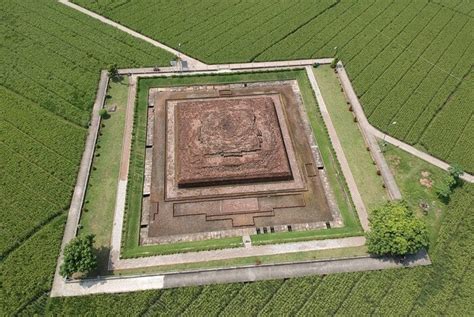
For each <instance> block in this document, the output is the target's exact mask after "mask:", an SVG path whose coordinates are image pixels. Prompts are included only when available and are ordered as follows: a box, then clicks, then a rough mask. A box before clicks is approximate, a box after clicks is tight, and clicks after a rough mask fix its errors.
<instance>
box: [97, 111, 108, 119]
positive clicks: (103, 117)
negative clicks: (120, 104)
mask: <svg viewBox="0 0 474 317" xmlns="http://www.w3.org/2000/svg"><path fill="white" fill-rule="evenodd" d="M99 116H100V117H101V118H102V119H107V118H108V117H109V112H108V111H107V109H100V110H99Z"/></svg>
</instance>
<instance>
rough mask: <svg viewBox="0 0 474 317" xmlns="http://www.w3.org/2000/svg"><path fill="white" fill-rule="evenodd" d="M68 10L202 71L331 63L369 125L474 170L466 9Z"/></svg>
mask: <svg viewBox="0 0 474 317" xmlns="http://www.w3.org/2000/svg"><path fill="white" fill-rule="evenodd" d="M74 2H76V3H78V4H80V5H82V6H85V7H88V8H90V9H91V10H95V11H97V12H100V13H101V14H103V15H105V16H108V17H109V18H111V19H112V20H114V21H116V22H119V23H121V24H123V25H126V26H128V27H130V28H132V29H134V30H136V31H138V32H141V33H143V34H146V35H147V36H149V37H151V38H154V39H155V40H158V41H162V42H163V43H166V44H167V45H169V46H171V47H174V48H175V49H178V50H180V51H184V52H185V53H186V54H189V55H190V56H193V57H195V58H198V59H200V60H202V61H204V62H206V63H212V64H217V63H229V62H239V63H241V62H253V61H265V62H266V61H269V60H278V61H280V60H292V59H306V58H321V57H331V56H334V55H335V54H337V55H338V57H340V58H341V60H342V61H343V62H344V64H345V66H346V69H347V71H348V73H349V75H350V77H351V79H352V80H353V85H354V88H355V90H356V92H357V94H358V95H359V96H360V100H361V102H362V105H363V106H364V110H365V111H366V114H367V117H368V118H369V120H370V122H371V123H372V124H373V125H375V126H377V127H378V128H379V129H381V130H383V131H385V132H388V133H389V134H391V135H392V136H395V137H396V138H398V139H401V140H404V141H406V142H408V143H411V144H424V145H425V147H426V148H427V149H428V150H429V151H430V152H431V153H432V154H435V155H437V156H439V157H440V158H441V159H444V160H447V161H449V162H453V163H454V162H458V163H462V164H463V165H464V166H465V167H466V168H467V169H469V170H471V171H472V169H473V160H472V157H473V156H474V155H473V154H474V152H473V151H472V148H473V146H472V142H470V140H472V139H473V137H474V129H472V126H473V120H474V119H472V118H471V117H472V107H471V105H472V99H471V98H470V96H472V93H471V94H470V89H469V87H472V76H469V74H472V59H473V51H472V47H471V45H472V42H471V40H472V29H473V15H472V3H473V2H472V1H468V0H464V1H460V0H442V1H432V0H418V1H412V0H397V1H388V0H370V1H354V0H330V1H327V0H322V1H318V2H317V5H314V1H313V0H301V1H297V2H294V1H293V2H291V1H289V0H287V1H278V2H273V3H271V5H270V4H269V3H268V2H267V1H259V2H255V1H253V0H241V1H239V0H228V1H225V2H223V1H218V2H214V1H213V0H205V1H184V2H183V3H182V5H181V6H167V5H163V3H162V2H160V1H155V2H153V3H149V2H146V1H90V0H74ZM191 8H192V9H191ZM189 10H192V11H193V17H192V19H190V18H189V16H188V12H189ZM130 12H134V14H130ZM151 16H153V19H147V18H148V17H151ZM335 48H336V49H335ZM469 78H470V79H469ZM460 83H462V85H460ZM458 87H460V88H458ZM463 87H464V88H463ZM471 90H472V89H471ZM470 99H471V100H470ZM455 108H456V109H455ZM453 109H455V110H453ZM470 118H471V119H470ZM393 121H396V122H398V124H397V125H391V122H393ZM447 126H450V127H451V129H450V130H449V131H445V127H447ZM465 134H468V135H465ZM466 157H467V158H466Z"/></svg>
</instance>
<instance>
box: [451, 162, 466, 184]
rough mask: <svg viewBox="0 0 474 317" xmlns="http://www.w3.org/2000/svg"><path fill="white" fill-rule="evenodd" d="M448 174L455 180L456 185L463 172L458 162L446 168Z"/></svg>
mask: <svg viewBox="0 0 474 317" xmlns="http://www.w3.org/2000/svg"><path fill="white" fill-rule="evenodd" d="M448 172H449V174H450V175H451V176H452V177H453V178H454V180H455V181H456V185H457V184H458V183H459V178H460V177H461V176H462V175H463V174H464V170H463V168H462V167H461V166H460V165H458V164H453V165H451V166H450V167H449V168H448Z"/></svg>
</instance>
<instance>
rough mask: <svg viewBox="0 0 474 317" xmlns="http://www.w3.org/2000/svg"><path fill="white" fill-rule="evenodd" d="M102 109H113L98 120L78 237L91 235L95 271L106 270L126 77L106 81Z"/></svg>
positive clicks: (123, 123)
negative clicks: (107, 87) (99, 124)
mask: <svg viewBox="0 0 474 317" xmlns="http://www.w3.org/2000/svg"><path fill="white" fill-rule="evenodd" d="M108 95H110V96H111V98H107V100H106V106H111V105H115V106H116V107H117V110H116V111H115V112H112V113H110V117H109V118H107V119H105V120H102V123H101V128H100V133H99V137H98V139H97V145H96V150H95V156H94V160H93V163H92V170H91V174H90V179H89V183H88V187H87V192H86V197H85V202H84V207H83V210H82V214H81V225H82V228H81V230H80V234H94V235H95V236H96V238H95V240H96V242H95V246H96V247H97V249H98V260H99V270H100V271H101V272H103V271H104V270H106V268H107V261H108V251H109V245H110V237H111V234H112V224H113V217H114V209H115V198H116V191H117V181H118V177H119V169H120V155H119V154H120V153H121V149H122V137H123V129H124V125H125V112H126V107H127V96H128V77H124V79H123V80H122V81H121V82H116V83H114V82H112V81H111V82H110V88H109V90H108Z"/></svg>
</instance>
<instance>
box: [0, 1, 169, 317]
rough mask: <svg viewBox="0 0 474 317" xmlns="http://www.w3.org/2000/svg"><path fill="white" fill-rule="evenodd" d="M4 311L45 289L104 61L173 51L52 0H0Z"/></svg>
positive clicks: (150, 61)
mask: <svg viewBox="0 0 474 317" xmlns="http://www.w3.org/2000/svg"><path fill="white" fill-rule="evenodd" d="M0 21H1V22H0V69H1V71H0V157H1V161H0V217H1V219H2V220H1V226H0V254H1V264H0V272H1V273H0V274H1V280H2V287H1V291H0V298H1V299H0V311H1V312H2V313H1V314H2V315H4V314H8V313H11V312H12V310H13V311H15V310H16V309H19V308H21V307H23V306H24V305H26V304H30V303H31V302H32V301H34V300H36V299H37V298H41V296H42V295H43V294H44V293H45V292H47V291H48V290H49V289H50V286H51V279H52V274H53V271H54V267H55V262H56V259H57V255H58V250H59V243H60V241H61V237H62V231H63V223H64V219H65V218H64V211H65V210H67V208H68V206H69V201H70V198H71V193H72V189H73V186H74V183H75V179H76V174H77V169H78V164H79V161H80V158H81V155H82V151H83V143H84V138H85V136H86V131H87V130H86V127H87V123H88V120H89V116H90V110H91V109H92V104H93V101H94V98H95V92H96V89H97V83H98V79H99V74H100V70H101V69H103V68H106V67H107V65H108V64H111V63H117V64H118V65H121V66H131V65H134V66H139V65H155V64H166V63H167V62H168V60H169V59H171V56H169V55H168V54H167V53H164V52H163V51H161V50H158V49H156V48H154V47H153V46H151V45H148V44H146V43H145V42H141V41H138V40H136V39H134V38H132V37H129V36H127V35H125V34H124V33H121V32H119V31H117V30H115V29H113V28H109V27H106V26H104V25H102V24H101V23H100V22H97V21H95V20H93V19H90V18H88V17H86V16H84V15H82V14H79V13H77V12H75V11H74V10H71V9H68V8H66V7H64V6H62V5H59V4H58V3H57V2H56V1H52V0H51V1H50V0H42V1H33V0H28V1H12V0H5V1H1V2H0Z"/></svg>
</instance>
